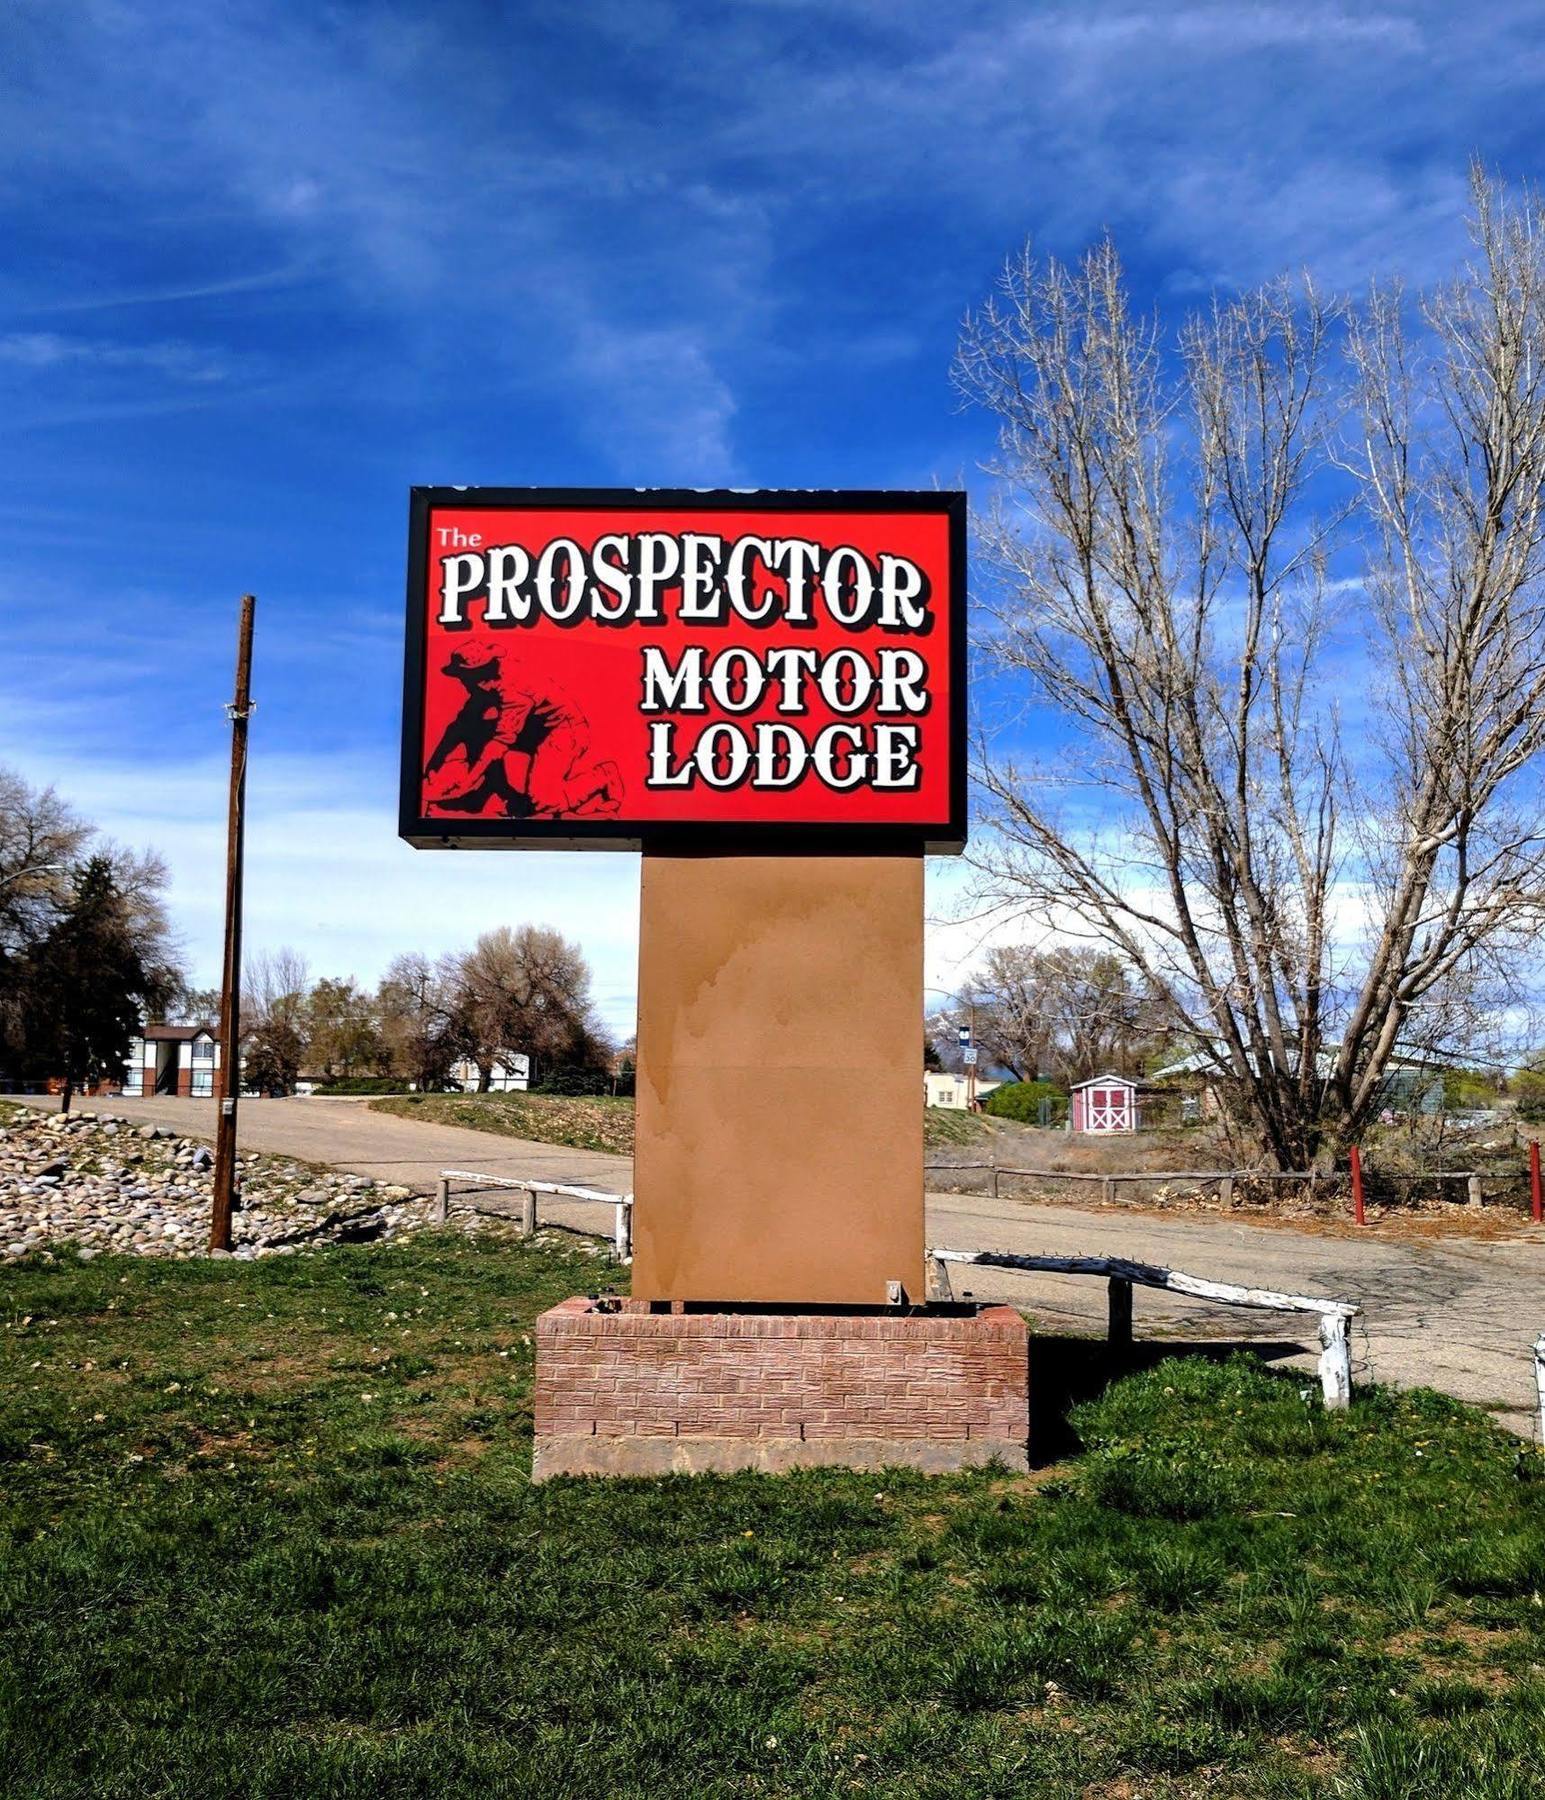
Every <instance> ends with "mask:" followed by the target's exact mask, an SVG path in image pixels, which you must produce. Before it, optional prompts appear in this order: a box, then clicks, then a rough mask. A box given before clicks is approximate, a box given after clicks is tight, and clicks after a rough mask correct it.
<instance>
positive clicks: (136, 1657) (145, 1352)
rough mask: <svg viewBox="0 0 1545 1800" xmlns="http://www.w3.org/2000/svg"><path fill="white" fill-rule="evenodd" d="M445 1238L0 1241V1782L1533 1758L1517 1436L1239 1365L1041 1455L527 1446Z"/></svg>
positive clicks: (1533, 1572) (540, 1787)
mask: <svg viewBox="0 0 1545 1800" xmlns="http://www.w3.org/2000/svg"><path fill="white" fill-rule="evenodd" d="M615 1273H616V1271H615V1270H611V1269H609V1267H608V1265H606V1264H604V1263H598V1262H597V1261H595V1260H594V1259H590V1258H585V1257H582V1256H580V1255H578V1254H577V1253H575V1252H573V1251H572V1250H569V1251H565V1250H560V1249H553V1248H548V1247H544V1246H543V1244H542V1243H541V1242H538V1243H537V1244H535V1245H531V1246H512V1245H493V1244H481V1245H480V1244H478V1243H476V1242H472V1243H468V1242H464V1241H455V1242H452V1241H450V1240H443V1239H424V1240H420V1241H419V1242H417V1243H415V1244H412V1245H406V1246H399V1247H396V1248H386V1249H366V1248H358V1249H339V1250H335V1251H330V1252H328V1253H327V1254H325V1255H318V1256H313V1257H306V1258H302V1257H293V1258H286V1259H275V1260H270V1261H265V1262H260V1263H255V1264H249V1265H244V1266H238V1265H232V1264H211V1263H203V1262H188V1263H177V1262H171V1261H151V1260H143V1261H141V1260H134V1261H125V1260H113V1259H109V1258H106V1257H103V1258H100V1259H98V1260H96V1261H93V1262H90V1263H87V1264H73V1263H59V1264H55V1265H53V1266H35V1265H26V1264H24V1265H19V1266H17V1267H15V1268H12V1269H9V1270H7V1271H6V1273H5V1288H4V1299H3V1320H0V1323H3V1330H0V1409H3V1410H0V1457H3V1459H4V1470H3V1478H0V1490H3V1501H0V1507H3V1520H4V1532H5V1548H4V1551H3V1557H0V1584H3V1586H0V1618H3V1619H4V1621H5V1625H4V1629H3V1630H0V1732H3V1737H4V1743H3V1746H0V1755H3V1761H0V1769H3V1771H4V1773H3V1775H0V1790H3V1791H4V1792H5V1793H7V1794H15V1795H19V1796H20V1795H25V1796H28V1797H29V1800H30V1797H32V1796H43V1797H47V1796H66V1795H68V1796H71V1797H72V1800H73V1797H75V1796H80V1795H123V1796H133V1797H134V1800H150V1797H152V1796H162V1795H178V1796H188V1797H189V1800H194V1797H197V1800H205V1797H207V1796H226V1795H265V1796H268V1795H273V1796H280V1795H283V1796H294V1797H296V1800H301V1797H305V1800H312V1797H315V1796H322V1797H331V1796H344V1795H348V1796H360V1797H361V1800H364V1797H369V1800H379V1797H381V1796H392V1797H395V1796H399V1795H414V1796H417V1795H423V1796H431V1795H433V1796H446V1795H455V1796H461V1795H465V1796H478V1797H480V1800H481V1797H484V1796H505V1795H509V1796H531V1797H532V1800H536V1797H537V1796H541V1797H542V1800H572V1797H575V1796H584V1797H589V1796H596V1797H597V1800H611V1797H613V1796H634V1795H637V1796H666V1795H669V1796H679V1797H681V1800H687V1797H688V1796H691V1797H692V1800H698V1797H701V1796H731V1795H734V1796H754V1795H768V1796H772V1795H776V1796H788V1797H790V1800H811V1797H818V1796H849V1795H886V1796H896V1797H898V1800H899V1797H901V1796H906V1797H908V1800H911V1797H913V1796H923V1797H925V1800H926V1797H930V1796H939V1797H942V1796H973V1797H976V1796H999V1795H1001V1796H1005V1797H1007V1796H1010V1795H1013V1796H1024V1795H1037V1796H1040V1795H1046V1796H1065V1797H1067V1800H1074V1797H1075V1796H1077V1797H1082V1800H1092V1797H1096V1796H1109V1797H1112V1800H1115V1797H1118V1796H1119V1797H1121V1800H1138V1797H1139V1796H1142V1797H1144V1800H1169V1797H1173V1796H1181V1795H1187V1796H1198V1797H1199V1796H1203V1795H1206V1796H1224V1795H1226V1796H1243V1797H1248V1796H1278V1797H1280V1796H1311V1795H1325V1796H1332V1795H1336V1796H1351V1797H1354V1800H1424V1797H1429V1796H1430V1797H1434V1800H1437V1797H1442V1800H1526V1797H1537V1796H1539V1795H1540V1794H1542V1793H1545V1731H1542V1729H1541V1719H1542V1717H1545V1673H1542V1667H1541V1665H1542V1663H1545V1604H1542V1587H1545V1480H1541V1479H1538V1478H1535V1471H1536V1470H1537V1469H1538V1468H1539V1467H1540V1459H1539V1458H1537V1457H1536V1456H1535V1454H1534V1453H1533V1452H1532V1451H1530V1450H1527V1449H1524V1450H1521V1449H1520V1447H1519V1446H1518V1445H1517V1444H1516V1443H1515V1442H1514V1441H1513V1440H1511V1439H1509V1438H1507V1437H1505V1436H1504V1435H1503V1434H1502V1433H1500V1432H1498V1431H1497V1430H1495V1429H1494V1428H1493V1427H1492V1426H1491V1425H1489V1424H1488V1423H1487V1422H1486V1421H1485V1420H1484V1419H1483V1418H1481V1417H1480V1415H1478V1414H1476V1413H1474V1412H1471V1411H1468V1410H1466V1409H1465V1408H1463V1407H1461V1406H1459V1405H1458V1404H1457V1403H1454V1402H1451V1401H1449V1400H1446V1399H1442V1398H1439V1397H1437V1396H1435V1395H1432V1394H1417V1395H1408V1396H1405V1397H1397V1396H1394V1395H1391V1394H1384V1393H1376V1394H1374V1395H1372V1396H1370V1397H1368V1398H1367V1399H1365V1400H1363V1401H1361V1402H1360V1403H1359V1405H1358V1406H1357V1407H1356V1408H1355V1409H1354V1410H1353V1411H1352V1412H1351V1413H1350V1414H1349V1415H1342V1416H1327V1415H1326V1414H1324V1413H1323V1412H1321V1411H1320V1410H1319V1408H1318V1405H1317V1404H1306V1403H1305V1402H1304V1400H1303V1399H1301V1398H1300V1391H1299V1383H1298V1381H1296V1380H1292V1379H1285V1378H1282V1377H1279V1376H1273V1375H1270V1374H1267V1373H1264V1372H1262V1371H1260V1370H1258V1369H1257V1368H1255V1367H1254V1366H1253V1365H1250V1364H1247V1363H1245V1362H1243V1361H1240V1362H1234V1363H1229V1364H1221V1365H1219V1364H1210V1363H1205V1362H1201V1361H1184V1362H1180V1361H1170V1362H1166V1363H1163V1364H1161V1365H1160V1366H1159V1367H1158V1368H1157V1369H1155V1370H1153V1371H1151V1372H1149V1373H1146V1374H1141V1375H1135V1376H1131V1377H1128V1378H1127V1379H1126V1380H1125V1381H1123V1382H1121V1383H1119V1384H1117V1385H1116V1386H1115V1387H1114V1388H1112V1389H1111V1390H1110V1391H1109V1392H1108V1393H1107V1395H1106V1396H1105V1397H1104V1398H1103V1399H1102V1400H1100V1401H1097V1402H1093V1403H1089V1404H1086V1405H1085V1406H1084V1407H1083V1408H1082V1409H1081V1410H1080V1411H1079V1413H1078V1414H1077V1424H1078V1426H1079V1429H1080V1430H1081V1432H1082V1434H1083V1438H1084V1442H1085V1445H1086V1451H1085V1454H1084V1455H1083V1456H1082V1457H1081V1458H1079V1459H1078V1460H1076V1461H1073V1462H1069V1463H1067V1464H1065V1465H1063V1466H1062V1467H1060V1468H1058V1469H1054V1470H1051V1471H1047V1472H1043V1473H1042V1474H1041V1475H1040V1476H1036V1477H1031V1478H1028V1479H1026V1478H1024V1477H1020V1478H1013V1477H1009V1476H1007V1475H1003V1474H997V1473H993V1472H982V1473H977V1474H973V1475H969V1476H960V1477H952V1478H947V1479H932V1480H930V1479H928V1478H925V1477H921V1476H914V1475H905V1474H895V1475H887V1476H885V1477H883V1478H876V1477H874V1476H867V1477H865V1476H850V1475H841V1474H819V1473H808V1474H801V1475H796V1476H789V1477H784V1478H779V1479H768V1478H761V1477H757V1476H750V1475H747V1476H738V1477H733V1478H724V1479H710V1478H700V1479H698V1480H695V1481H694V1480H686V1479H675V1480H671V1481H666V1482H658V1483H643V1482H615V1481H614V1482H559V1483H554V1484H551V1485H549V1486H546V1487H543V1488H536V1489H534V1488H532V1487H531V1486H530V1485H529V1483H528V1480H527V1468H528V1460H529V1456H528V1452H529V1431H530V1418H529V1410H528V1407H529V1391H530V1380H531V1351H530V1346H529V1344H528V1342H527V1333H528V1331H529V1327H530V1324H531V1320H532V1317H533V1315H534V1314H535V1312H536V1311H537V1310H538V1309H539V1308H540V1307H542V1306H544V1305H546V1304H547V1303H549V1302H550V1301H553V1300H555V1299H557V1298H559V1297H560V1296H562V1295H565V1294H567V1293H570V1292H575V1291H584V1290H585V1289H587V1288H591V1287H593V1286H594V1285H595V1283H596V1281H597V1280H598V1279H600V1280H603V1281H604V1280H605V1279H607V1278H608V1276H609V1275H613V1274H615Z"/></svg>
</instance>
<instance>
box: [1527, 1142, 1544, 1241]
mask: <svg viewBox="0 0 1545 1800" xmlns="http://www.w3.org/2000/svg"><path fill="white" fill-rule="evenodd" d="M1529 1204H1530V1210H1531V1211H1532V1212H1533V1214H1534V1222H1535V1224H1536V1225H1545V1199H1542V1196H1541V1193H1540V1146H1539V1141H1538V1139H1536V1140H1535V1141H1534V1142H1533V1143H1531V1144H1530V1146H1529Z"/></svg>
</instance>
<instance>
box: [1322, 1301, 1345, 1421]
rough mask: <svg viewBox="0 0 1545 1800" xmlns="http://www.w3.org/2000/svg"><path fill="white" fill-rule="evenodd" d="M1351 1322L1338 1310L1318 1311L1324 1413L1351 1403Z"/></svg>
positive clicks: (1342, 1409)
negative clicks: (1337, 1311)
mask: <svg viewBox="0 0 1545 1800" xmlns="http://www.w3.org/2000/svg"><path fill="white" fill-rule="evenodd" d="M1349 1324H1350V1321H1349V1320H1348V1319H1347V1318H1346V1317H1345V1316H1344V1315H1343V1314H1341V1313H1321V1314H1320V1345H1321V1349H1320V1387H1321V1389H1322V1391H1323V1392H1324V1395H1325V1410H1326V1411H1327V1412H1342V1411H1344V1410H1345V1409H1346V1408H1347V1407H1349V1406H1350V1405H1351V1404H1352V1339H1351V1333H1350V1331H1349V1330H1348V1326H1349Z"/></svg>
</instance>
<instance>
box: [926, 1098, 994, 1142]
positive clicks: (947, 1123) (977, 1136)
mask: <svg viewBox="0 0 1545 1800" xmlns="http://www.w3.org/2000/svg"><path fill="white" fill-rule="evenodd" d="M991 1135H992V1127H991V1126H990V1125H988V1124H987V1122H986V1121H985V1120H984V1119H983V1118H982V1117H981V1116H980V1114H978V1113H970V1112H966V1111H965V1109H964V1108H957V1107H953V1106H925V1107H924V1108H923V1142H924V1144H926V1145H927V1146H928V1148H929V1149H930V1150H931V1149H932V1148H933V1147H934V1146H935V1145H936V1144H980V1143H982V1142H983V1141H984V1140H985V1139H986V1138H989V1137H991Z"/></svg>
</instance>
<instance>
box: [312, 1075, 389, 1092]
mask: <svg viewBox="0 0 1545 1800" xmlns="http://www.w3.org/2000/svg"><path fill="white" fill-rule="evenodd" d="M407 1085H408V1084H407V1082H406V1081H404V1080H403V1078H402V1076H400V1075H339V1076H337V1077H336V1078H335V1079H334V1080H332V1081H319V1082H318V1083H317V1085H316V1087H315V1088H314V1089H313V1090H312V1092H313V1093H317V1094H400V1093H401V1092H402V1091H403V1089H404V1088H405V1087H406V1086H407Z"/></svg>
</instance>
